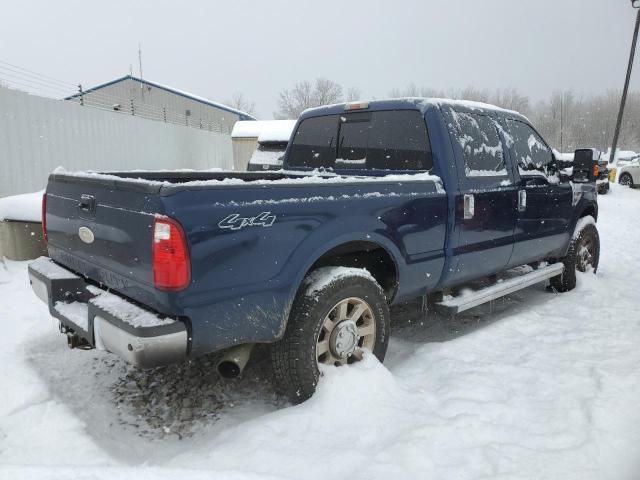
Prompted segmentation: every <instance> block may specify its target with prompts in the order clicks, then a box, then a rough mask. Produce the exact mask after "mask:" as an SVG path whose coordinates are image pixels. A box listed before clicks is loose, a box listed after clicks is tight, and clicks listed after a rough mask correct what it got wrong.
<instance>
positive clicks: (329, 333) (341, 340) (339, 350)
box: [316, 297, 376, 366]
mask: <svg viewBox="0 0 640 480" xmlns="http://www.w3.org/2000/svg"><path fill="white" fill-rule="evenodd" d="M375 342H376V322H375V316H374V314H373V310H372V309H371V307H370V306H369V304H368V303H367V302H365V301H364V300H362V299H361V298H357V297H350V298H345V299H344V300H341V301H340V302H338V303H337V304H336V305H335V306H334V307H333V308H332V309H331V310H329V313H328V314H327V315H326V317H325V318H324V320H323V321H322V327H321V329H320V333H319V334H318V338H317V340H316V360H317V362H318V364H325V365H335V366H340V365H346V364H348V363H353V362H355V361H358V360H360V359H361V358H362V354H363V353H364V350H368V351H370V352H373V347H374V345H375Z"/></svg>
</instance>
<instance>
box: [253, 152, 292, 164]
mask: <svg viewBox="0 0 640 480" xmlns="http://www.w3.org/2000/svg"><path fill="white" fill-rule="evenodd" d="M283 157H284V150H283V151H280V152H274V151H273V150H254V152H253V154H252V155H251V159H250V160H249V163H250V164H253V165H282V161H283Z"/></svg>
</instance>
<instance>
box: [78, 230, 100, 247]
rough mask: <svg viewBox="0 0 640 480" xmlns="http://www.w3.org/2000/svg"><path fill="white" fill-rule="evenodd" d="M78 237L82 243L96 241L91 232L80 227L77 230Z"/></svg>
mask: <svg viewBox="0 0 640 480" xmlns="http://www.w3.org/2000/svg"><path fill="white" fill-rule="evenodd" d="M78 236H79V237H80V240H82V241H83V242H84V243H93V241H94V240H95V239H96V237H95V235H94V234H93V232H92V231H91V230H90V229H88V228H87V227H80V228H79V229H78Z"/></svg>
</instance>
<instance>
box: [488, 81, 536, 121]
mask: <svg viewBox="0 0 640 480" xmlns="http://www.w3.org/2000/svg"><path fill="white" fill-rule="evenodd" d="M490 102H491V103H493V104H495V105H497V106H499V107H502V108H507V109H509V110H515V111H517V112H520V113H522V114H524V115H528V114H529V112H530V106H529V97H527V96H525V95H521V94H520V93H519V92H518V90H517V89H515V88H506V89H504V90H502V89H499V88H498V89H497V90H496V91H495V92H494V93H493V95H492V96H491V99H490Z"/></svg>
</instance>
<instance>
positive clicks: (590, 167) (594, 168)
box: [572, 148, 600, 183]
mask: <svg viewBox="0 0 640 480" xmlns="http://www.w3.org/2000/svg"><path fill="white" fill-rule="evenodd" d="M598 160H600V152H599V151H598V150H596V149H595V148H581V149H579V150H576V151H575V154H574V156H573V175H572V180H573V181H574V182H577V183H586V182H595V181H596V179H597V178H598V175H599V173H600V171H599V169H598Z"/></svg>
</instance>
